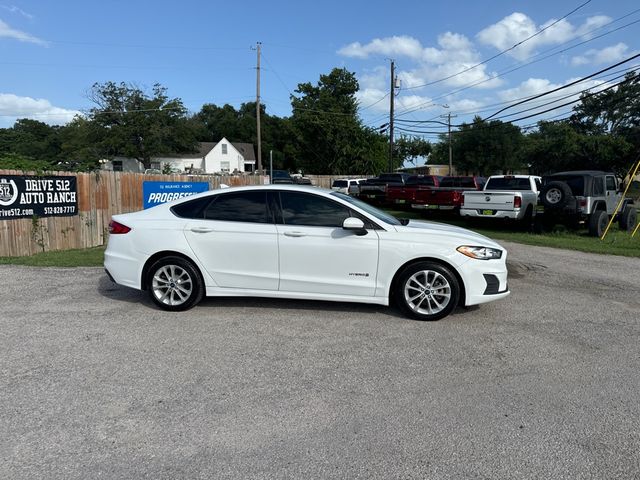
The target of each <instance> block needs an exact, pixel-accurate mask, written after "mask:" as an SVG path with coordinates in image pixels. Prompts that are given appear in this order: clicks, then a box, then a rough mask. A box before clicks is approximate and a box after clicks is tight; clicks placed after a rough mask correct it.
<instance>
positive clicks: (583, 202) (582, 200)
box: [580, 198, 587, 209]
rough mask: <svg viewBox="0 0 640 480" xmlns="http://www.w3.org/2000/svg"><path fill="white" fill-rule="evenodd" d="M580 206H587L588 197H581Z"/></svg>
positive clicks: (582, 207) (583, 207)
mask: <svg viewBox="0 0 640 480" xmlns="http://www.w3.org/2000/svg"><path fill="white" fill-rule="evenodd" d="M580 208H581V209H585V208H587V199H586V198H581V199H580Z"/></svg>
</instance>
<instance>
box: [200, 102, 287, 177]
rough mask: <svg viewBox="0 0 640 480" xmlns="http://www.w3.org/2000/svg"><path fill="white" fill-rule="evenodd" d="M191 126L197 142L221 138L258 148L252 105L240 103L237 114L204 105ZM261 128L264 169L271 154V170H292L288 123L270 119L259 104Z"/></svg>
mask: <svg viewBox="0 0 640 480" xmlns="http://www.w3.org/2000/svg"><path fill="white" fill-rule="evenodd" d="M190 122H191V123H192V125H193V128H194V130H195V132H196V138H197V140H198V141H200V142H218V141H220V140H221V139H222V138H223V137H224V138H226V139H227V140H229V141H230V142H248V143H252V144H253V145H254V146H257V141H258V139H257V134H256V103H255V102H248V103H243V104H242V105H241V106H240V108H239V109H238V110H236V109H235V108H234V107H233V106H231V105H228V104H226V105H224V106H222V107H218V106H216V105H214V104H205V105H203V106H202V108H201V109H200V112H198V113H197V114H196V115H194V117H193V118H192V119H191V120H190ZM260 128H261V140H262V156H263V158H262V160H263V162H262V163H263V168H264V167H266V166H267V165H268V162H269V151H270V150H272V151H273V163H274V168H278V169H286V170H295V169H296V168H295V167H296V164H295V158H294V157H295V151H294V148H293V141H294V135H293V133H292V132H291V126H290V121H289V119H287V118H280V117H276V116H272V115H269V114H268V113H267V111H266V106H265V105H264V104H261V105H260ZM256 155H257V152H256Z"/></svg>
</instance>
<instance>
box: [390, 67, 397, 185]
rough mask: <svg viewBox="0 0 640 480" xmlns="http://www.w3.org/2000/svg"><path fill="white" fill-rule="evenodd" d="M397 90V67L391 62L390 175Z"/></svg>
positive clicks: (391, 170)
mask: <svg viewBox="0 0 640 480" xmlns="http://www.w3.org/2000/svg"><path fill="white" fill-rule="evenodd" d="M395 90H396V65H395V62H394V61H393V60H391V90H390V94H389V173H391V172H393V107H394V100H395V97H396V95H395Z"/></svg>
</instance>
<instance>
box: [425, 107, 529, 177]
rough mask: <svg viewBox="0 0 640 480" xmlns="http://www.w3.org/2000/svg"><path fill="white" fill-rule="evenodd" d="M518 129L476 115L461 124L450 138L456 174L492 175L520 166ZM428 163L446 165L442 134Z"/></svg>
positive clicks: (446, 159) (446, 155) (445, 139)
mask: <svg viewBox="0 0 640 480" xmlns="http://www.w3.org/2000/svg"><path fill="white" fill-rule="evenodd" d="M523 142H524V139H523V136H522V133H521V132H520V129H519V128H518V127H516V126H515V125H512V124H510V123H504V122H501V121H500V120H492V121H490V122H486V121H484V120H482V119H481V118H480V117H476V118H474V119H473V122H472V123H463V124H462V126H461V127H460V129H459V130H457V131H455V132H454V133H453V135H452V137H451V145H452V150H453V164H454V166H455V167H456V170H457V171H458V172H460V173H466V174H477V175H492V174H496V173H510V172H514V171H517V170H519V169H521V168H522V159H521V155H520V152H521V148H522V145H523ZM434 154H435V155H434V158H433V159H432V162H431V163H440V164H445V165H446V164H448V163H449V151H448V137H446V136H443V137H442V140H441V142H440V144H439V145H438V148H436V149H434Z"/></svg>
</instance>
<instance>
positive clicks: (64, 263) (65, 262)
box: [0, 247, 105, 267]
mask: <svg viewBox="0 0 640 480" xmlns="http://www.w3.org/2000/svg"><path fill="white" fill-rule="evenodd" d="M104 249H105V247H93V248H82V249H78V250H59V251H55V252H43V253H36V254H35V255H31V256H29V257H0V265H28V266H30V267H101V266H102V263H103V261H104Z"/></svg>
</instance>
